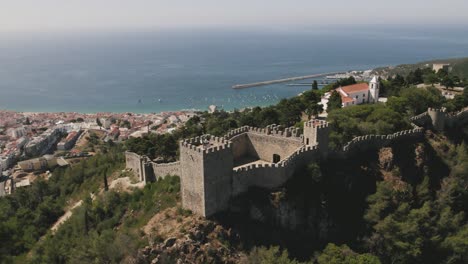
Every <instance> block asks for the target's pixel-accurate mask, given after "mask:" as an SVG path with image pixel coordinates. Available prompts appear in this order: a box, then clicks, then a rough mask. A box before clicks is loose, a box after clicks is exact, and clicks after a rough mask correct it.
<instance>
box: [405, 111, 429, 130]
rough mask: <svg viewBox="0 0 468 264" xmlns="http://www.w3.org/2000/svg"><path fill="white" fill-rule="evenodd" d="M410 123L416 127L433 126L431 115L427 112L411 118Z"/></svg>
mask: <svg viewBox="0 0 468 264" xmlns="http://www.w3.org/2000/svg"><path fill="white" fill-rule="evenodd" d="M410 121H411V123H412V124H415V125H416V126H419V127H427V126H429V125H430V124H431V117H430V116H429V114H428V113H427V111H426V112H424V113H422V114H419V115H417V116H413V117H411V118H410Z"/></svg>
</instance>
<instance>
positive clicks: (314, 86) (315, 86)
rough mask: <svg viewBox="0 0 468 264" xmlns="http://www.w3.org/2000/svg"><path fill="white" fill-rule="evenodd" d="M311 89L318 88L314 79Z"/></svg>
mask: <svg viewBox="0 0 468 264" xmlns="http://www.w3.org/2000/svg"><path fill="white" fill-rule="evenodd" d="M312 90H318V83H317V81H316V80H314V82H313V83H312Z"/></svg>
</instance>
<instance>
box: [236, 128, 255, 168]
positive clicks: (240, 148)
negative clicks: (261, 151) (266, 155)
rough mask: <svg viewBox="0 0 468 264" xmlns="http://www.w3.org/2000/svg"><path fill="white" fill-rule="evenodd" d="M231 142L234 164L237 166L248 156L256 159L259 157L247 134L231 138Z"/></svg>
mask: <svg viewBox="0 0 468 264" xmlns="http://www.w3.org/2000/svg"><path fill="white" fill-rule="evenodd" d="M231 141H232V152H233V155H234V164H237V163H238V162H239V161H241V160H243V158H245V157H247V156H249V157H254V158H258V157H259V156H258V154H257V152H256V151H255V148H254V146H253V145H252V142H251V141H250V138H249V136H248V135H247V133H244V134H240V135H236V136H234V137H233V138H231Z"/></svg>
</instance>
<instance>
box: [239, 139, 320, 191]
mask: <svg viewBox="0 0 468 264" xmlns="http://www.w3.org/2000/svg"><path fill="white" fill-rule="evenodd" d="M318 158H320V153H319V151H318V148H317V146H303V147H301V148H299V149H298V150H296V151H295V152H294V153H292V154H291V155H290V156H289V157H287V158H286V159H284V160H282V161H281V162H279V163H276V164H251V165H248V166H244V167H239V168H236V169H234V170H233V175H232V195H233V196H235V195H239V194H241V193H243V192H246V191H247V190H248V189H249V187H253V186H256V187H262V188H267V189H271V188H277V187H279V186H281V185H283V184H284V183H285V182H286V181H287V180H289V179H290V178H291V176H292V175H293V174H294V172H295V170H296V169H297V168H298V167H300V166H303V165H305V164H307V163H309V162H311V161H313V160H315V159H318Z"/></svg>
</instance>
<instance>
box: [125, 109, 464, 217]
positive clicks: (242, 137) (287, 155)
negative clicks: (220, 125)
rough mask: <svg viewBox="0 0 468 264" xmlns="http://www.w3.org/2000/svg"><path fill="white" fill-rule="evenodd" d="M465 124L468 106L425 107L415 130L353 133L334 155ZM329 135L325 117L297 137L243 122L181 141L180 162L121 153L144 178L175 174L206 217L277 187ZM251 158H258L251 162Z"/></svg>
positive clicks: (291, 131)
mask: <svg viewBox="0 0 468 264" xmlns="http://www.w3.org/2000/svg"><path fill="white" fill-rule="evenodd" d="M466 122H468V108H466V109H464V110H462V111H460V112H458V113H453V114H450V113H447V112H446V111H445V109H428V110H427V112H425V113H422V114H420V115H418V116H415V117H412V118H411V123H412V126H413V129H409V130H403V131H399V132H396V133H393V134H388V135H365V136H360V137H356V138H354V139H353V140H351V141H350V142H348V143H347V144H346V145H345V146H344V147H343V149H342V150H340V151H338V152H336V153H334V154H337V155H338V156H343V157H346V156H349V155H351V154H356V153H357V152H359V151H366V150H370V149H379V148H382V147H385V146H388V145H390V144H394V143H398V142H399V141H403V140H419V139H421V138H422V137H423V135H424V128H427V127H431V126H432V127H434V128H435V129H439V130H440V129H444V128H445V127H447V126H453V125H456V124H465V123H466ZM423 127H424V128H423ZM329 133H330V126H329V125H328V123H327V122H326V121H323V120H311V121H309V122H306V123H305V124H304V135H299V129H297V128H286V129H283V128H282V127H281V126H277V125H270V126H267V127H266V128H255V127H249V126H244V127H241V128H238V129H234V130H231V131H230V132H229V133H227V134H226V135H225V136H224V137H214V136H211V135H204V136H201V137H195V138H192V139H187V140H183V141H181V142H180V161H179V162H174V163H168V164H156V163H154V162H152V161H150V160H149V158H147V157H146V156H139V155H137V154H135V153H130V152H126V153H125V156H126V162H127V168H128V169H131V170H132V171H134V172H135V173H136V174H137V175H138V177H139V178H140V180H142V181H148V180H156V179H158V178H160V177H164V176H166V175H179V176H180V178H181V196H182V204H183V206H184V208H186V209H190V210H192V211H193V212H194V213H196V214H199V215H203V216H210V215H213V214H215V213H217V212H220V211H223V210H225V209H227V208H228V204H229V201H230V199H231V198H232V197H233V196H236V195H239V194H241V193H244V192H246V191H248V189H249V188H250V187H261V188H267V189H272V188H277V187H280V186H281V185H283V184H284V183H286V182H287V181H288V180H289V179H290V178H291V177H292V175H293V174H294V172H295V171H296V170H297V169H298V168H299V167H301V166H305V165H306V164H308V163H310V162H311V161H313V160H317V159H324V158H326V157H327V155H328V152H329V151H328V136H329ZM255 160H261V161H259V162H258V163H256V162H253V163H249V162H252V161H255ZM235 164H248V165H244V166H242V165H241V166H238V165H235ZM236 166H237V167H236Z"/></svg>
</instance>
